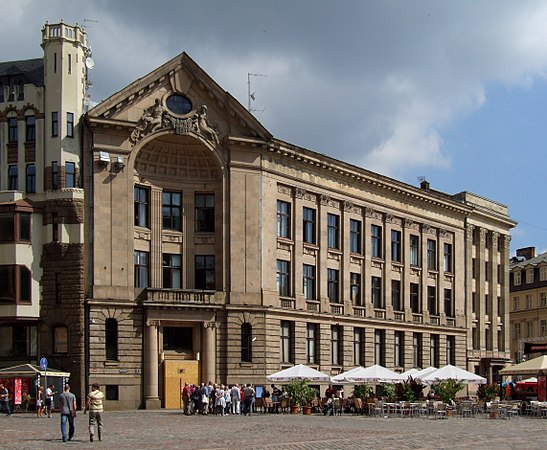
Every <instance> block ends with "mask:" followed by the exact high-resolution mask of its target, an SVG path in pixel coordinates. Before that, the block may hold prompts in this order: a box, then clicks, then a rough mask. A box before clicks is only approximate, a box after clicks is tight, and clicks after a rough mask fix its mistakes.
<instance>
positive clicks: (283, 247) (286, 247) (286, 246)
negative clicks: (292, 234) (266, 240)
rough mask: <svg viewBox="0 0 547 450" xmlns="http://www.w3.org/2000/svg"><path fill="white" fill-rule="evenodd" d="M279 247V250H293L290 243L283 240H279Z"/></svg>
mask: <svg viewBox="0 0 547 450" xmlns="http://www.w3.org/2000/svg"><path fill="white" fill-rule="evenodd" d="M277 248H278V249H279V250H285V251H287V252H290V251H291V246H290V244H287V243H285V242H281V241H277Z"/></svg>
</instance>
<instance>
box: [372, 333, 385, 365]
mask: <svg viewBox="0 0 547 450" xmlns="http://www.w3.org/2000/svg"><path fill="white" fill-rule="evenodd" d="M385 347H386V334H385V331H384V330H375V331H374V364H379V365H381V366H385V365H386V363H385Z"/></svg>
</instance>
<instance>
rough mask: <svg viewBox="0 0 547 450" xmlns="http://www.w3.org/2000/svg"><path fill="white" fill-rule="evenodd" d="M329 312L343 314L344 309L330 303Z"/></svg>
mask: <svg viewBox="0 0 547 450" xmlns="http://www.w3.org/2000/svg"><path fill="white" fill-rule="evenodd" d="M330 312H331V314H344V307H343V306H342V305H337V304H334V303H331V304H330Z"/></svg>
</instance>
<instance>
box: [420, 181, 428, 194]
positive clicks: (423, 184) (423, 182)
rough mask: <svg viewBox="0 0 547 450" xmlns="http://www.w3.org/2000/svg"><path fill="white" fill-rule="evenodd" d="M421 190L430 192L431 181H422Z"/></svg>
mask: <svg viewBox="0 0 547 450" xmlns="http://www.w3.org/2000/svg"><path fill="white" fill-rule="evenodd" d="M420 188H421V189H423V190H424V191H429V181H427V180H425V179H424V180H422V181H421V183H420Z"/></svg>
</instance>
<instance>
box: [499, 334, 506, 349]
mask: <svg viewBox="0 0 547 450" xmlns="http://www.w3.org/2000/svg"><path fill="white" fill-rule="evenodd" d="M504 341H505V339H504V333H503V330H498V350H499V351H500V352H504V351H505V342H504Z"/></svg>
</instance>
